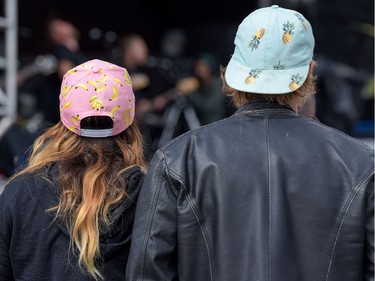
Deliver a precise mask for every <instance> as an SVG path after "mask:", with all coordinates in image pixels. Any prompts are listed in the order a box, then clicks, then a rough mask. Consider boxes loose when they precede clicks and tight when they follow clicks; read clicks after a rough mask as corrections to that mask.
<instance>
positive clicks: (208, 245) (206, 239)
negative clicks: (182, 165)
mask: <svg viewBox="0 0 375 281" xmlns="http://www.w3.org/2000/svg"><path fill="white" fill-rule="evenodd" d="M167 169H168V168H167ZM168 172H169V173H170V175H171V177H173V178H174V179H175V180H177V181H178V182H180V184H181V186H182V188H183V189H184V192H185V197H186V200H187V202H188V204H189V207H190V209H191V211H192V212H193V214H194V216H195V218H196V220H197V223H198V224H199V228H200V229H201V232H202V236H203V239H204V242H205V243H206V247H207V255H208V264H209V267H210V276H211V278H210V279H211V281H213V280H214V279H213V272H212V258H211V251H210V249H211V248H210V243H209V242H208V237H207V236H208V235H207V231H206V230H205V227H204V226H203V224H202V223H201V220H200V217H199V215H198V211H197V210H196V208H194V206H195V204H194V202H193V199H192V198H191V197H190V196H189V195H188V193H187V192H186V188H185V184H184V182H183V181H182V179H181V178H180V176H179V175H178V174H176V173H175V172H173V171H172V170H169V169H168Z"/></svg>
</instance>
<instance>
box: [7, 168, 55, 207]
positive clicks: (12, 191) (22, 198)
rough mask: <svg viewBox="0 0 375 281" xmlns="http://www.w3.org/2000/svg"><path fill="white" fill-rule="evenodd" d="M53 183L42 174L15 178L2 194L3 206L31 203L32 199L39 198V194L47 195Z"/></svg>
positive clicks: (22, 175)
mask: <svg viewBox="0 0 375 281" xmlns="http://www.w3.org/2000/svg"><path fill="white" fill-rule="evenodd" d="M50 184H51V183H50V182H49V180H48V179H47V177H44V176H43V174H41V173H25V174H21V175H19V176H16V177H14V178H13V179H12V180H10V181H9V182H8V183H7V184H6V185H5V187H4V190H3V192H2V193H1V194H0V206H1V205H9V204H10V205H15V204H24V203H25V202H29V199H30V198H33V197H37V196H38V197H39V193H43V196H44V195H46V193H47V192H48V190H49V189H46V188H45V187H46V186H49V185H50Z"/></svg>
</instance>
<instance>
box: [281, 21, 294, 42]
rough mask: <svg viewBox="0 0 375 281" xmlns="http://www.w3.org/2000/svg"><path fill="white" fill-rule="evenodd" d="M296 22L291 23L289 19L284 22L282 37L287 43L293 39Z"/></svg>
mask: <svg viewBox="0 0 375 281" xmlns="http://www.w3.org/2000/svg"><path fill="white" fill-rule="evenodd" d="M293 30H294V23H290V22H289V21H287V22H286V23H284V24H283V31H284V33H283V37H282V40H283V43H284V44H285V45H287V44H289V43H290V42H291V41H292V38H293V37H292V35H293V34H294V31H293Z"/></svg>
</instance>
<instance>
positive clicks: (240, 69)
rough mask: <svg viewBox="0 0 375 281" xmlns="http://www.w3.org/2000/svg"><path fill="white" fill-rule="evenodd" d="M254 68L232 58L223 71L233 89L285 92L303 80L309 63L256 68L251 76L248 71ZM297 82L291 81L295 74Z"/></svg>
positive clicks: (290, 90) (292, 89)
mask: <svg viewBox="0 0 375 281" xmlns="http://www.w3.org/2000/svg"><path fill="white" fill-rule="evenodd" d="M254 69H256V68H249V67H245V66H243V65H241V64H240V63H238V62H237V61H236V60H234V59H233V58H232V59H231V60H230V61H229V63H228V66H227V68H226V71H225V80H226V83H227V84H228V85H229V86H230V87H231V88H233V89H236V90H239V91H242V92H249V93H255V94H272V95H274V94H287V93H291V92H294V91H295V90H297V89H298V88H299V87H301V86H302V84H303V82H305V80H306V78H307V75H308V73H309V64H307V65H304V66H300V67H296V68H293V69H283V70H281V69H278V70H275V69H272V70H261V69H256V70H257V71H258V72H257V73H258V74H257V75H256V77H251V75H250V72H251V71H252V70H254ZM296 75H298V77H299V78H300V79H298V83H296V82H293V80H292V76H294V77H295V76H296Z"/></svg>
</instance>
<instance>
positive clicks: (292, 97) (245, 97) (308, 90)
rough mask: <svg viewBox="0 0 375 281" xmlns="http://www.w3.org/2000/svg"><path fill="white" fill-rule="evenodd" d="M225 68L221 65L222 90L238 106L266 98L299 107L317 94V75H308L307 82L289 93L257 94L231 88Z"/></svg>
mask: <svg viewBox="0 0 375 281" xmlns="http://www.w3.org/2000/svg"><path fill="white" fill-rule="evenodd" d="M315 66H316V62H315V61H313V67H315ZM225 70H226V67H223V66H220V77H221V80H222V92H223V93H224V94H225V95H226V96H228V97H230V98H231V101H232V103H233V105H234V106H235V107H236V108H238V107H240V106H241V105H243V104H245V103H247V102H249V101H253V100H259V99H261V100H266V101H270V102H271V101H274V102H278V103H279V104H282V105H289V106H290V105H292V104H297V105H298V107H299V108H300V107H302V106H303V105H304V104H305V103H306V101H307V100H308V99H309V98H310V97H311V96H313V95H315V94H316V88H315V84H316V79H317V77H316V76H315V75H310V74H309V75H308V76H307V78H306V80H305V82H304V83H303V84H302V85H301V87H299V88H298V89H297V90H295V91H294V92H291V93H287V94H276V95H268V94H255V93H248V92H242V91H238V90H236V89H233V88H231V87H230V86H229V85H228V84H227V82H226V80H225Z"/></svg>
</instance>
